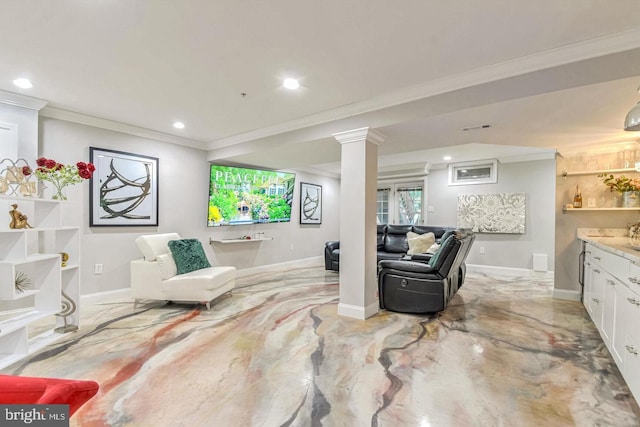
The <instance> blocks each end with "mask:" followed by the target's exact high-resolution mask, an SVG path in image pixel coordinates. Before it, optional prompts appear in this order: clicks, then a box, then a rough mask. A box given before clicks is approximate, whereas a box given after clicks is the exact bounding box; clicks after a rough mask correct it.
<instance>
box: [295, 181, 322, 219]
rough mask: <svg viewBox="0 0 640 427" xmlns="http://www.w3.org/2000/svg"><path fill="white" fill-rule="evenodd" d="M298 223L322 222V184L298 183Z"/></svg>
mask: <svg viewBox="0 0 640 427" xmlns="http://www.w3.org/2000/svg"><path fill="white" fill-rule="evenodd" d="M300 224H322V186H321V185H315V184H309V183H307V182H301V183H300Z"/></svg>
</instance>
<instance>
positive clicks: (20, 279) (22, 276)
mask: <svg viewBox="0 0 640 427" xmlns="http://www.w3.org/2000/svg"><path fill="white" fill-rule="evenodd" d="M30 284H31V279H29V276H27V274H26V273H24V272H22V271H16V280H15V283H14V285H15V288H16V291H18V292H24V291H26V290H27V289H28V288H29V285H30Z"/></svg>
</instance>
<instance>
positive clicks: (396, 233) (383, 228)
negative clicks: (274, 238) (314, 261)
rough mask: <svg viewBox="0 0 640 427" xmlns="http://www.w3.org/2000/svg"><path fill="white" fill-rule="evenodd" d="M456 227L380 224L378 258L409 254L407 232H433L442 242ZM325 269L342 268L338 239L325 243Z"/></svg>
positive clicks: (398, 256)
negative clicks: (445, 235) (446, 234)
mask: <svg viewBox="0 0 640 427" xmlns="http://www.w3.org/2000/svg"><path fill="white" fill-rule="evenodd" d="M451 230H456V228H455V227H441V226H433V225H393V224H388V225H387V224H379V225H378V230H377V245H378V248H377V258H378V261H381V260H384V259H388V260H399V259H402V258H403V257H404V256H406V255H407V251H409V243H408V242H407V233H408V232H409V231H413V232H414V233H417V234H424V233H433V234H434V236H435V238H436V242H438V243H439V242H440V239H441V238H442V236H443V235H444V234H445V233H446V232H447V231H451ZM324 268H325V270H334V271H339V270H340V242H339V241H337V240H333V241H329V242H326V243H325V247H324Z"/></svg>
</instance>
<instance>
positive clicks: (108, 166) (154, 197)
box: [89, 147, 158, 227]
mask: <svg viewBox="0 0 640 427" xmlns="http://www.w3.org/2000/svg"><path fill="white" fill-rule="evenodd" d="M90 159H91V163H93V164H94V165H95V167H96V171H95V173H94V174H93V177H92V178H91V185H90V187H89V188H90V190H89V191H90V193H89V194H90V196H89V203H90V205H89V216H90V225H91V226H92V227H96V226H146V225H149V226H157V225H158V159H157V158H155V157H148V156H141V155H138V154H132V153H125V152H123V151H113V150H105V149H101V148H94V147H91V148H90Z"/></svg>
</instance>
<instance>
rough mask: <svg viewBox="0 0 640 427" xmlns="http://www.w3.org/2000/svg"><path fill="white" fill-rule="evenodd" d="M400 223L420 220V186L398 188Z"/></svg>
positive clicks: (411, 222) (413, 222)
mask: <svg viewBox="0 0 640 427" xmlns="http://www.w3.org/2000/svg"><path fill="white" fill-rule="evenodd" d="M398 205H399V206H400V212H399V213H400V224H419V223H421V222H422V187H412V188H399V189H398Z"/></svg>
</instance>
